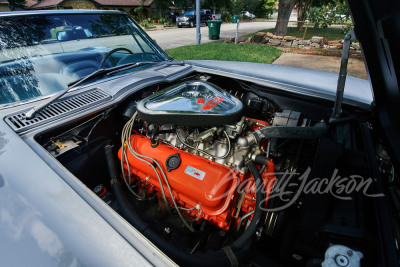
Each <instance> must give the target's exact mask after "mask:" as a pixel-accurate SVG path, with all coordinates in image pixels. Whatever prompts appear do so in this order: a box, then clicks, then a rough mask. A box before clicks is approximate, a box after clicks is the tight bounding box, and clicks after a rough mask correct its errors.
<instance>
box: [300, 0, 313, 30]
mask: <svg viewBox="0 0 400 267" xmlns="http://www.w3.org/2000/svg"><path fill="white" fill-rule="evenodd" d="M310 7H311V0H299V1H298V2H297V10H298V12H297V30H298V31H303V26H304V22H303V21H305V20H306V19H307V12H308V11H309V10H310Z"/></svg>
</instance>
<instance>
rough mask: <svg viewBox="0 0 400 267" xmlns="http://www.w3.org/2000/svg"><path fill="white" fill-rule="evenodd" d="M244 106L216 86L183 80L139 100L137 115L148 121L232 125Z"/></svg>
mask: <svg viewBox="0 0 400 267" xmlns="http://www.w3.org/2000/svg"><path fill="white" fill-rule="evenodd" d="M242 109H243V105H242V102H240V101H239V100H238V99H236V98H235V97H234V96H232V95H231V94H229V93H227V92H225V91H224V90H222V89H221V88H219V87H218V86H216V85H214V84H212V83H208V82H202V81H189V82H184V83H181V84H178V85H175V86H172V87H169V88H167V89H165V90H162V91H160V92H158V93H155V94H154V95H151V96H149V97H146V98H144V99H142V100H141V101H140V102H139V103H138V106H137V111H138V113H139V116H140V118H142V119H143V120H146V121H149V122H155V123H169V124H176V125H187V126H210V125H213V126H217V125H225V124H233V123H235V122H237V121H239V120H240V118H241V117H242Z"/></svg>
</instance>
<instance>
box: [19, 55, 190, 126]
mask: <svg viewBox="0 0 400 267" xmlns="http://www.w3.org/2000/svg"><path fill="white" fill-rule="evenodd" d="M147 64H160V65H184V64H185V63H184V62H182V61H161V62H160V61H142V62H136V63H127V64H123V65H119V66H115V67H111V68H107V69H98V70H96V71H94V72H92V73H90V74H89V75H87V76H85V77H82V78H80V79H78V80H76V81H73V82H71V83H69V84H68V87H67V88H65V89H64V90H62V91H60V92H58V93H57V94H56V95H54V96H53V97H51V98H50V99H48V100H47V101H46V102H43V103H42V104H40V105H37V106H35V107H33V108H31V109H30V110H29V111H28V112H26V114H25V118H26V119H33V118H34V117H35V115H36V114H37V113H38V112H40V111H41V110H43V109H44V108H46V107H48V106H49V105H50V104H52V103H53V102H54V101H56V100H57V99H59V98H60V97H62V96H63V95H65V94H66V93H68V91H69V90H71V89H72V88H75V87H77V86H78V85H79V84H81V83H83V82H84V81H87V80H90V79H92V78H95V77H99V76H102V75H112V74H115V73H117V72H120V71H124V70H128V69H131V68H135V67H138V66H142V65H147Z"/></svg>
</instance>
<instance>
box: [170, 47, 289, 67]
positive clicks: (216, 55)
mask: <svg viewBox="0 0 400 267" xmlns="http://www.w3.org/2000/svg"><path fill="white" fill-rule="evenodd" d="M166 52H167V53H168V54H169V55H170V56H172V57H173V58H175V59H176V60H196V59H204V60H227V61H247V62H257V63H272V61H274V60H275V59H276V58H278V57H279V56H280V55H281V54H282V51H281V50H279V49H277V48H275V47H272V46H266V45H248V44H245V45H244V44H225V43H208V44H201V45H188V46H182V47H178V48H173V49H167V50H166Z"/></svg>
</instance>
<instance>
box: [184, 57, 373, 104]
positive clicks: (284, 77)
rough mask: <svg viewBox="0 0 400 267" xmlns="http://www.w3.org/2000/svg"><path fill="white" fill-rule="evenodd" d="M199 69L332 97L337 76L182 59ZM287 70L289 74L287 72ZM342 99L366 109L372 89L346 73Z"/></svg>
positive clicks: (371, 98) (370, 101) (333, 98)
mask: <svg viewBox="0 0 400 267" xmlns="http://www.w3.org/2000/svg"><path fill="white" fill-rule="evenodd" d="M186 62H187V63H189V64H193V66H195V67H197V68H199V69H213V70H214V71H218V72H219V73H221V74H222V73H226V75H230V76H231V75H232V74H235V75H238V77H241V76H247V77H251V78H253V79H254V80H253V81H254V82H257V81H258V82H259V83H262V85H264V86H265V85H266V86H269V87H272V88H277V89H281V90H285V91H288V92H294V93H300V94H302V95H308V96H315V97H320V98H323V99H327V100H335V96H336V85H337V77H338V75H337V74H336V73H332V72H327V71H320V70H313V69H306V68H299V67H292V66H283V65H273V64H262V63H249V62H229V64H227V62H225V61H214V60H190V61H186ZM288 73H290V75H288ZM344 98H345V99H344V103H346V104H350V105H355V106H359V107H361V108H364V109H370V108H371V103H372V102H373V100H374V98H373V93H372V89H371V86H370V84H369V82H368V81H367V80H363V79H359V78H355V77H347V79H346V87H345V90H344Z"/></svg>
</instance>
